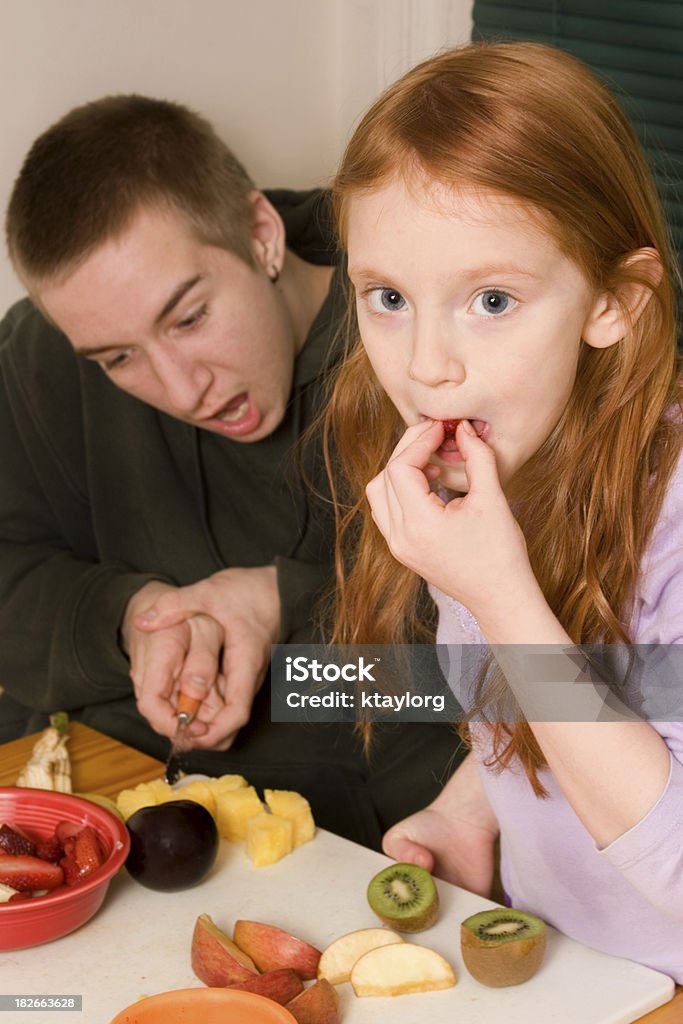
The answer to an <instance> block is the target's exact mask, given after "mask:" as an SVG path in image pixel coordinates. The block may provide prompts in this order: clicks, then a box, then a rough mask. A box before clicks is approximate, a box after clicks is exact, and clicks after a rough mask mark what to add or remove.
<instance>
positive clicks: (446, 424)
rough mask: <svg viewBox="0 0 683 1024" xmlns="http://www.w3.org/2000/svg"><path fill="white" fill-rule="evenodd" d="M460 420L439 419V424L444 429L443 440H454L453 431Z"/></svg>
mask: <svg viewBox="0 0 683 1024" xmlns="http://www.w3.org/2000/svg"><path fill="white" fill-rule="evenodd" d="M461 422H462V420H441V424H442V426H443V429H444V438H443V439H444V441H451V440H455V432H456V430H457V429H458V423H461Z"/></svg>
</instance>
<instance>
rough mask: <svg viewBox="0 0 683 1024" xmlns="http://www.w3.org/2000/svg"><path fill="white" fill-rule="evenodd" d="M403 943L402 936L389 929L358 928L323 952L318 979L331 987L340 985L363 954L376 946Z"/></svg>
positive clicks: (336, 940) (347, 978) (349, 975)
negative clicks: (326, 982)
mask: <svg viewBox="0 0 683 1024" xmlns="http://www.w3.org/2000/svg"><path fill="white" fill-rule="evenodd" d="M395 942H403V938H402V936H400V935H398V934H397V933H396V932H392V931H391V930H390V929H389V928H359V929H358V930H357V931H355V932H348V933H347V934H346V935H342V936H341V937H340V938H338V939H335V941H334V942H331V943H330V945H329V946H328V947H327V948H326V949H324V950H323V952H322V956H321V957H320V963H319V964H318V977H319V978H327V980H328V981H329V983H330V984H331V985H340V984H341V983H342V982H343V981H348V980H349V978H350V977H351V968H352V967H353V965H354V964H355V962H356V960H359V959H360V958H361V957H362V956H363V954H364V953H367V952H369V950H371V949H376V948H377V947H378V946H391V945H393V944H394V943H395Z"/></svg>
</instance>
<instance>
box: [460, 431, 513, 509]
mask: <svg viewBox="0 0 683 1024" xmlns="http://www.w3.org/2000/svg"><path fill="white" fill-rule="evenodd" d="M456 440H457V442H458V449H459V450H460V454H461V455H462V457H463V459H464V460H465V475H466V476H467V482H468V484H469V493H470V494H471V495H476V494H485V493H489V494H491V493H498V494H501V493H502V488H501V486H500V477H499V476H498V466H497V465H496V454H495V452H494V450H493V448H491V446H490V445H488V444H487V443H486V441H482V439H481V438H480V437H479V436H478V434H477V432H476V431H475V429H474V427H473V426H472V424H471V423H470V422H469V421H468V420H461V421H460V423H459V424H458V428H457V432H456Z"/></svg>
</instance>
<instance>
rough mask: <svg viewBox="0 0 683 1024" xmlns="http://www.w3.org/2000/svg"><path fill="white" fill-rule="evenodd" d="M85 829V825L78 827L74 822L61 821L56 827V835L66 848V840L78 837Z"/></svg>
mask: <svg viewBox="0 0 683 1024" xmlns="http://www.w3.org/2000/svg"><path fill="white" fill-rule="evenodd" d="M83 827H84V826H83V825H77V824H76V823H75V822H74V821H59V822H57V824H56V826H55V831H54V835H55V837H56V838H57V839H59V841H60V843H61V844H62V846H64V843H65V842H66V840H67V839H71V838H73V837H74V836H77V835H78V833H79V832H80V831H81V829H82V828H83Z"/></svg>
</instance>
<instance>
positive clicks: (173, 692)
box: [121, 582, 224, 741]
mask: <svg viewBox="0 0 683 1024" xmlns="http://www.w3.org/2000/svg"><path fill="white" fill-rule="evenodd" d="M174 590H175V588H174V587H170V586H168V585H167V584H165V583H157V582H152V583H147V584H146V585H145V586H144V587H142V588H141V589H140V590H139V591H138V592H137V593H136V594H134V595H133V597H132V598H131V599H130V601H129V602H128V606H127V608H126V612H125V615H124V619H123V623H122V625H121V640H122V645H123V648H124V650H125V651H126V653H127V654H128V657H129V659H130V666H131V667H130V675H131V678H132V680H133V686H134V689H135V696H136V700H137V705H138V709H139V711H140V713H141V714H142V715H144V717H145V718H146V719H147V721H148V722H149V723H150V725H151V726H152V728H153V729H154V730H155V731H156V732H159V733H161V735H163V736H171V735H173V733H174V732H175V727H176V719H175V714H176V706H177V701H178V694H179V692H180V691H181V690H182V691H183V692H184V693H187V694H189V695H190V696H192V697H197V698H199V699H200V700H201V701H202V704H201V705H200V708H199V710H198V712H197V715H196V718H195V720H194V722H193V723H192V724H191V726H190V727H189V734H190V735H191V736H192V737H194V738H195V740H196V741H199V739H200V737H202V738H203V737H205V736H206V734H207V732H208V731H209V729H210V724H209V723H211V722H212V721H213V720H214V719H215V717H216V715H217V713H218V711H219V710H221V709H222V707H223V703H224V702H223V700H222V698H221V696H220V687H221V682H222V681H221V678H220V677H221V672H220V664H221V652H222V648H223V633H222V630H221V627H220V626H219V624H218V623H217V622H215V621H214V620H213V619H211V618H210V617H209V616H195V617H194V618H193V619H192V620H191V621H185V622H179V623H178V624H177V625H174V626H171V627H169V628H167V629H165V630H163V631H160V632H158V633H153V634H149V633H145V632H143V631H142V630H139V629H137V628H136V626H135V625H134V623H133V620H134V617H135V615H136V614H137V612H138V611H140V610H142V609H145V608H147V607H149V603H150V601H154V600H156V599H158V598H159V597H161V595H163V594H166V593H172V592H173V591H174Z"/></svg>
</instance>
